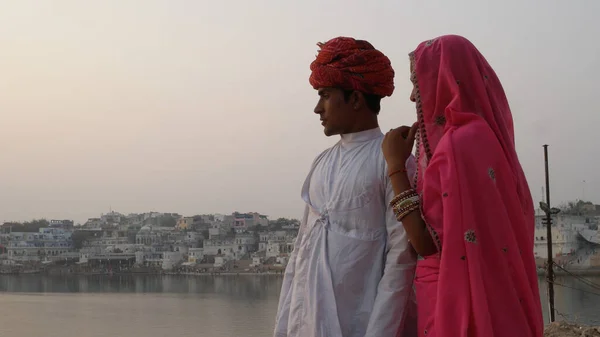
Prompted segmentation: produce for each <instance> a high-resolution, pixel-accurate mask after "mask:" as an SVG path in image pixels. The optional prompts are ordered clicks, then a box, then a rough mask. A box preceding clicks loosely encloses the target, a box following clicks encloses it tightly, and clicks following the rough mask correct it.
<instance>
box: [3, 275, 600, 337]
mask: <svg viewBox="0 0 600 337" xmlns="http://www.w3.org/2000/svg"><path fill="white" fill-rule="evenodd" d="M586 279H587V280H589V281H591V282H594V283H595V284H600V277H586ZM281 282H282V278H281V277H280V276H265V275H263V276H216V277H213V276H150V275H148V276H112V277H108V276H85V277H84V276H81V277H79V276H68V277H49V276H41V275H21V276H16V275H0V336H10V337H40V336H44V337H108V336H111V337H115V336H124V337H134V336H140V337H162V336H165V337H166V336H169V337H171V336H178V337H184V336H203V337H204V336H206V337H231V336H244V337H265V336H271V334H272V326H273V321H274V317H275V313H276V311H277V302H278V296H279V289H280V287H281ZM540 282H541V291H542V293H543V294H544V298H543V299H542V302H543V305H544V309H545V314H547V309H546V308H547V300H546V298H545V291H546V287H545V284H544V282H543V280H540ZM556 282H557V283H560V284H562V285H564V286H557V287H556V309H557V311H558V312H559V313H560V314H559V315H558V316H557V318H558V319H560V318H561V315H565V316H567V317H568V318H569V319H576V320H578V321H580V322H582V323H588V324H600V289H595V288H594V287H593V286H590V285H586V284H584V283H583V282H581V281H580V280H577V279H575V278H573V277H558V278H557V280H556ZM546 319H547V318H546Z"/></svg>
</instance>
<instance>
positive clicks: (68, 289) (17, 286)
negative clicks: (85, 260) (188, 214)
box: [0, 275, 282, 299]
mask: <svg viewBox="0 0 600 337" xmlns="http://www.w3.org/2000/svg"><path fill="white" fill-rule="evenodd" d="M281 281H282V278H281V277H278V276H275V275H260V276H257V275H240V276H208V275H206V276H204V275H203V276H157V275H136V276H132V275H118V276H110V277H109V276H40V275H11V276H8V275H2V276H0V292H26V293H57V292H58V293H174V294H180V293H200V294H201V293H207V294H209V293H210V294H219V295H220V296H222V297H224V298H233V299H265V298H267V297H269V296H271V297H273V296H275V297H277V296H278V292H279V289H280V288H281Z"/></svg>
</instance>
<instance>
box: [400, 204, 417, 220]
mask: <svg viewBox="0 0 600 337" xmlns="http://www.w3.org/2000/svg"><path fill="white" fill-rule="evenodd" d="M419 207H420V205H419V203H418V202H417V203H414V204H412V205H410V206H409V207H408V208H406V209H405V210H404V211H402V212H401V213H399V214H396V220H398V221H402V220H403V219H404V218H405V217H406V216H407V215H409V214H410V213H412V212H414V211H416V210H418V209H419Z"/></svg>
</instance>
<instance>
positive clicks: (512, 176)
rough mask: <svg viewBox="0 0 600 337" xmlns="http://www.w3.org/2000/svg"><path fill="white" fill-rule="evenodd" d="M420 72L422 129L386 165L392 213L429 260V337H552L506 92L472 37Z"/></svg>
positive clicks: (405, 133) (409, 131) (424, 289)
mask: <svg viewBox="0 0 600 337" xmlns="http://www.w3.org/2000/svg"><path fill="white" fill-rule="evenodd" d="M410 60H411V81H412V82H413V84H414V88H413V92H412V94H411V100H412V101H413V102H415V103H416V106H417V122H416V123H415V124H414V125H413V126H412V127H406V126H404V127H400V128H398V129H394V130H392V131H390V132H388V134H387V135H386V137H385V139H384V142H383V153H384V155H385V157H386V161H387V163H388V168H389V175H390V178H391V180H392V184H393V186H394V191H395V193H396V194H397V197H396V198H395V199H394V200H393V201H392V204H391V206H392V207H394V211H395V212H396V216H397V217H398V220H401V221H402V222H403V225H404V227H405V229H406V232H407V235H408V237H409V239H410V241H411V243H412V245H413V247H414V248H415V250H416V251H417V253H419V255H420V256H422V257H423V258H422V259H420V261H419V262H418V264H417V273H416V277H415V288H416V291H417V303H418V306H419V335H420V336H428V337H431V336H435V337H462V336H465V337H466V336H477V337H540V336H542V334H543V319H542V313H541V303H540V297H539V290H538V284H537V273H536V269H535V261H534V256H533V241H534V238H533V235H534V226H535V225H534V209H533V202H532V198H531V194H530V191H529V187H528V185H527V181H526V179H525V175H524V173H523V169H522V168H521V165H520V164H519V160H518V158H517V153H516V151H515V142H514V130H513V121H512V116H511V112H510V108H509V105H508V101H507V99H506V96H505V94H504V90H503V89H502V85H501V84H500V81H499V80H498V77H497V76H496V74H495V72H494V71H493V70H492V68H491V67H490V65H489V64H488V63H487V61H486V60H485V58H484V57H483V56H482V55H481V54H480V53H479V51H478V50H477V48H475V46H473V44H471V42H469V41H468V40H467V39H465V38H463V37H460V36H454V35H448V36H442V37H439V38H436V39H433V40H429V41H426V42H423V43H421V44H420V45H419V46H418V47H417V49H416V50H415V51H414V52H412V53H411V54H410ZM415 139H417V155H416V156H417V162H418V172H417V174H416V175H415V177H410V179H409V177H408V176H407V174H406V169H405V167H404V163H405V162H406V160H407V158H408V157H409V155H410V153H411V151H412V148H413V144H414V141H415Z"/></svg>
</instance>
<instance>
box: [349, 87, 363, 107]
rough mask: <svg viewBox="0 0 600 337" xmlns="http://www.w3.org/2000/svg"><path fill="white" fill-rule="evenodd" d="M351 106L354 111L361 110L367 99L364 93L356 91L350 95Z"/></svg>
mask: <svg viewBox="0 0 600 337" xmlns="http://www.w3.org/2000/svg"><path fill="white" fill-rule="evenodd" d="M350 104H351V105H352V108H353V109H354V110H360V109H361V108H362V107H363V105H364V104H365V97H364V96H363V94H362V92H360V91H356V90H354V91H353V92H352V94H351V95H350Z"/></svg>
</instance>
